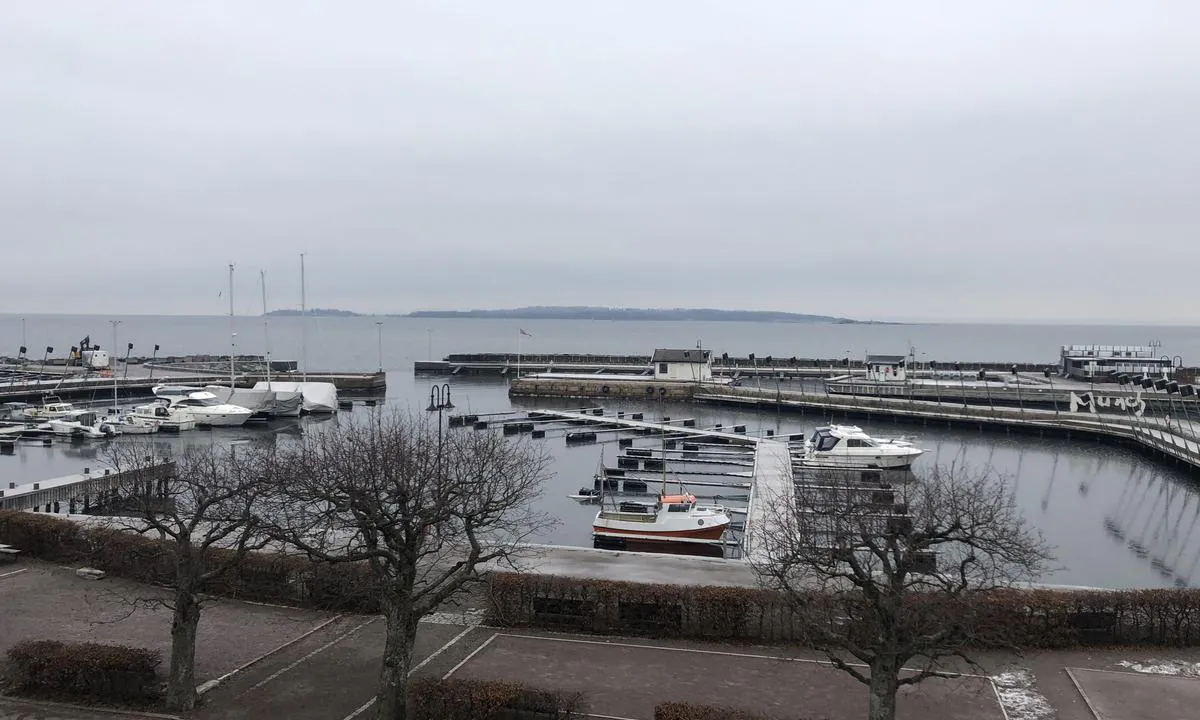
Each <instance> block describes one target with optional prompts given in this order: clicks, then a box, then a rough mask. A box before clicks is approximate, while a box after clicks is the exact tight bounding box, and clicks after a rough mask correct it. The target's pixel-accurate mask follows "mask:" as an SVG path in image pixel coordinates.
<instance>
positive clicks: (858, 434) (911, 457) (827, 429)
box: [804, 425, 925, 470]
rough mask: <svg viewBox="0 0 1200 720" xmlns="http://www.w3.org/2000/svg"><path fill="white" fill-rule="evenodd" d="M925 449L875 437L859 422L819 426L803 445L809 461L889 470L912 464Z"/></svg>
mask: <svg viewBox="0 0 1200 720" xmlns="http://www.w3.org/2000/svg"><path fill="white" fill-rule="evenodd" d="M924 452H925V451H924V450H922V449H921V448H919V447H916V446H915V445H913V444H912V443H911V442H909V441H907V440H887V439H882V438H873V437H871V436H870V435H867V434H866V433H865V432H863V430H862V428H860V427H858V426H856V425H826V426H824V427H819V428H817V429H816V430H814V431H813V434H812V437H811V438H809V439H808V441H807V442H806V443H805V444H804V457H805V459H808V460H815V461H819V462H823V463H830V464H835V465H855V466H863V467H873V468H884V469H889V470H894V469H903V468H908V467H911V466H912V464H913V462H914V461H915V460H916V459H917V458H918V457H920V456H921V455H922V454H923V453H924Z"/></svg>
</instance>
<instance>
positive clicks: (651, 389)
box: [646, 387, 654, 395]
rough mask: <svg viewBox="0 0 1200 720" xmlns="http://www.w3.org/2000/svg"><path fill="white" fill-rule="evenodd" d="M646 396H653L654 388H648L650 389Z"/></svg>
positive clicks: (647, 389) (647, 390)
mask: <svg viewBox="0 0 1200 720" xmlns="http://www.w3.org/2000/svg"><path fill="white" fill-rule="evenodd" d="M646 394H647V395H653V394H654V388H652V387H648V388H646Z"/></svg>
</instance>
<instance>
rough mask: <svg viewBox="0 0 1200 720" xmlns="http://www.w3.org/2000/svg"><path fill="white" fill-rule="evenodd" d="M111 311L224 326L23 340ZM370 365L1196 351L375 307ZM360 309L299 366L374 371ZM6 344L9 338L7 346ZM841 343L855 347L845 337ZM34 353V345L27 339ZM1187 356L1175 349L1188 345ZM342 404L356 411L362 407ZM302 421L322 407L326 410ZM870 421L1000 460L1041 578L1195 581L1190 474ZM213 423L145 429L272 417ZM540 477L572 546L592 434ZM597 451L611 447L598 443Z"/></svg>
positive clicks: (656, 411)
mask: <svg viewBox="0 0 1200 720" xmlns="http://www.w3.org/2000/svg"><path fill="white" fill-rule="evenodd" d="M113 319H119V320H121V324H120V325H119V326H118V334H119V335H118V340H117V343H118V347H124V344H125V343H127V342H132V343H134V345H135V350H134V353H135V354H147V355H148V354H149V351H150V349H152V347H153V345H154V344H155V343H158V344H159V345H160V346H161V347H162V350H161V351H160V354H187V353H205V352H208V353H215V354H216V353H222V352H227V351H228V347H229V341H230V321H229V318H222V317H150V316H133V317H123V318H106V317H99V316H33V315H29V316H26V323H25V326H26V328H25V332H26V345H28V346H29V347H30V348H38V349H44V347H45V346H46V345H53V346H54V347H55V348H56V351H57V350H59V349H60V348H61V349H66V348H68V347H69V346H70V345H71V344H72V343H74V342H77V341H78V340H79V338H81V337H82V336H84V335H89V334H90V335H91V337H92V340H93V342H98V343H100V344H101V345H102V346H108V345H110V344H111V343H112V341H111V333H112V328H111V325H110V324H109V322H108V321H109V320H113ZM382 321H383V323H384V324H383V326H382V330H383V332H382V338H383V365H384V367H385V368H387V370H388V402H389V403H390V404H392V405H397V406H400V407H407V408H410V409H412V410H414V411H422V409H423V408H424V406H425V404H426V403H427V402H428V396H429V391H430V388H431V386H432V385H433V383H434V380H433V379H432V378H414V377H413V375H412V362H413V361H414V360H418V359H426V358H427V357H430V356H432V357H441V356H442V355H445V354H447V353H450V352H488V351H491V352H502V351H506V350H507V351H512V352H515V351H516V350H517V336H518V329H519V328H524V329H525V330H526V331H527V332H530V333H531V334H532V335H533V337H532V338H523V341H522V349H523V350H525V351H526V352H535V351H536V352H595V353H608V352H612V353H648V352H649V351H650V350H652V349H653V348H654V347H656V346H657V347H663V346H684V347H691V346H694V345H695V343H696V341H697V340H700V341H703V343H704V346H705V347H706V348H711V349H713V350H714V351H715V352H718V353H720V352H729V353H731V354H732V353H738V354H744V353H747V352H755V353H758V354H760V355H776V356H786V357H790V356H792V355H797V356H801V357H805V356H829V357H833V356H838V355H842V354H844V353H845V352H846V351H847V350H850V351H851V352H852V353H853V352H859V353H861V352H862V351H863V350H866V349H870V350H871V351H872V352H880V353H888V352H905V351H906V350H907V349H908V348H909V347H910V346H913V347H916V349H917V352H918V353H921V352H926V353H928V357H929V358H931V359H946V360H954V359H957V360H964V361H970V360H1011V361H1043V362H1053V361H1054V359H1055V357H1056V356H1057V352H1058V346H1059V345H1061V344H1063V343H1096V344H1140V343H1145V342H1148V341H1150V340H1157V341H1161V342H1162V345H1163V346H1162V350H1163V353H1164V354H1169V355H1172V356H1174V355H1180V356H1181V357H1182V358H1183V359H1184V362H1185V363H1188V364H1195V363H1196V359H1197V358H1200V332H1197V331H1196V330H1194V329H1189V328H1176V327H1158V328H1152V327H1131V328H1118V327H1103V326H1077V327H1066V326H1049V325H1046V326H1015V325H1014V326H1004V325H997V326H991V325H988V326H980V325H905V326H899V325H890V326H889V325H811V326H810V325H776V324H759V323H652V322H645V323H615V322H565V321H563V322H559V321H540V322H517V321H501V320H430V321H424V320H414V319H404V318H382ZM375 322H376V319H375V318H320V319H314V320H313V321H311V323H310V325H309V326H308V328H307V330H306V334H307V343H306V344H307V346H308V352H307V358H308V366H309V368H310V369H313V370H347V371H354V370H358V371H361V370H374V369H375V368H376V367H377V366H378V365H379V352H378V347H379V334H378V332H379V328H378V327H377V326H376V325H375ZM300 328H301V322H300V320H299V319H296V318H281V319H272V321H271V324H270V328H269V330H270V336H271V343H272V347H273V351H274V352H273V354H274V356H275V357H276V358H279V359H293V358H295V359H299V358H300V355H301V332H300ZM234 331H235V332H237V333H238V336H237V339H238V346H239V351H241V352H247V353H261V352H263V347H264V346H263V342H262V338H263V325H262V321H261V319H259V318H237V319H236V321H235V328H234ZM20 333H21V323H20V318H19V317H17V316H0V355H3V354H15V352H16V348H17V347H18V346H19V345H20V342H21V337H20ZM10 348H11V349H10ZM856 349H857V350H856ZM33 354H34V355H35V356H37V355H39V354H38V353H33ZM1189 358H1190V360H1189ZM452 388H453V397H454V402H455V404H456V405H457V406H458V407H459V408H461V409H462V410H464V411H471V412H503V411H507V410H510V409H533V408H536V407H555V406H558V407H577V403H575V402H559V403H555V402H551V401H542V402H530V401H520V402H519V404H517V405H515V406H514V404H513V403H512V402H510V400H509V398H508V395H507V387H506V385H505V384H504V383H503V382H502V381H491V380H476V381H464V380H455V381H453V385H452ZM609 407H610V408H611V409H613V410H616V409H625V410H644V411H645V412H647V416H648V417H650V416H658V415H661V414H664V413H665V414H668V415H671V416H672V417H675V418H680V417H696V418H697V419H698V420H699V421H700V423H701V424H708V425H712V424H715V423H722V424H725V425H730V424H738V423H745V424H746V425H748V429H749V430H750V432H761V431H765V430H766V429H768V428H770V429H774V430H776V431H777V432H781V433H792V432H805V431H807V430H809V429H811V428H812V426H813V425H814V424H817V423H819V422H824V421H826V420H827V419H828V418H825V417H823V416H821V415H819V414H810V415H801V414H779V413H773V412H761V413H753V412H750V413H747V412H734V411H730V410H725V409H721V408H707V407H696V406H673V405H670V404H668V405H661V406H654V407H640V406H637V405H633V404H629V405H620V406H619V405H616V404H610V406H609ZM354 412H359V413H361V412H365V410H363V409H362V408H359V409H357V410H355V411H354ZM311 422H338V419H337V418H333V419H327V420H315V421H311ZM857 424H859V425H862V426H863V427H864V428H865V429H866V430H867V431H868V432H870V433H873V434H878V435H883V436H895V435H897V434H902V435H905V436H908V437H910V438H912V439H915V440H916V441H918V442H919V444H920V445H921V446H922V447H925V448H927V449H928V450H929V452H928V453H927V454H926V456H924V457H923V458H922V459H921V460H920V461H919V462H918V466H917V469H918V470H919V469H920V467H921V466H922V465H925V466H928V465H932V464H934V463H943V464H948V463H951V462H955V463H958V464H960V465H961V464H966V465H969V466H971V467H974V468H977V469H984V468H991V469H993V470H994V471H996V472H999V473H1002V474H1003V475H1004V476H1005V477H1006V478H1007V480H1008V482H1010V483H1011V484H1012V486H1013V488H1014V490H1015V494H1016V497H1017V500H1018V503H1019V504H1020V506H1021V508H1022V510H1023V512H1024V514H1025V516H1026V518H1027V519H1028V520H1029V521H1030V522H1031V523H1033V524H1034V525H1035V526H1036V527H1038V528H1039V529H1040V530H1041V531H1042V532H1043V533H1044V534H1045V536H1046V538H1047V540H1048V541H1049V542H1051V543H1052V544H1053V545H1055V546H1056V547H1057V555H1058V561H1059V564H1060V565H1061V569H1060V570H1059V571H1057V572H1056V573H1055V574H1054V575H1053V576H1051V577H1048V578H1046V580H1047V581H1048V582H1054V583H1060V584H1067V585H1086V586H1098V587H1161V586H1169V585H1172V584H1176V583H1181V584H1187V585H1192V586H1200V493H1198V492H1197V485H1196V484H1195V483H1194V482H1193V480H1192V479H1191V478H1189V477H1188V476H1186V475H1184V474H1182V473H1180V472H1179V471H1178V470H1177V469H1176V468H1174V467H1173V466H1168V465H1164V464H1161V463H1159V462H1157V461H1154V460H1150V459H1147V458H1145V457H1143V456H1141V455H1139V454H1137V453H1135V452H1132V451H1129V450H1125V449H1121V448H1111V447H1107V446H1104V445H1102V444H1098V443H1094V442H1087V441H1078V440H1072V441H1068V440H1061V439H1039V438H1031V437H1023V436H1008V435H1005V434H988V433H977V432H964V431H958V430H948V429H945V428H937V427H932V426H931V427H925V426H921V425H906V424H896V423H893V422H891V421H882V422H879V421H877V422H872V423H866V422H857ZM287 427H288V426H286V425H281V426H279V427H277V428H273V429H250V428H245V429H238V430H213V431H207V432H195V433H185V434H184V435H183V436H182V437H180V438H174V439H171V438H161V439H158V440H157V442H162V443H166V444H168V445H169V444H175V443H194V442H226V441H229V440H233V439H238V438H241V437H248V436H250V435H253V434H261V433H264V432H273V431H276V430H281V429H283V430H286V429H287ZM546 442H547V447H548V449H549V450H550V451H551V452H552V453H553V455H554V458H555V470H556V476H555V478H554V479H553V480H552V482H551V485H550V487H549V488H548V490H547V493H546V495H545V497H544V498H543V501H542V506H543V507H544V508H545V509H546V510H548V511H549V512H551V513H552V514H554V515H555V516H557V517H558V518H559V519H560V520H561V521H562V522H561V524H560V525H559V526H558V527H557V528H555V529H554V530H552V531H551V532H549V533H548V534H546V535H545V536H544V537H543V540H544V541H546V542H552V543H560V544H573V545H588V544H590V522H591V519H592V517H593V515H594V513H595V508H594V507H593V506H581V505H578V504H577V503H575V502H574V501H572V500H570V499H568V498H567V497H566V495H567V494H568V493H571V492H574V491H575V490H576V489H577V488H578V487H580V486H581V485H586V484H589V483H590V481H591V476H592V473H594V472H595V470H596V468H597V466H598V464H599V462H600V453H601V446H597V445H592V446H583V447H570V448H568V447H566V446H565V444H564V443H563V440H562V439H561V438H557V439H548V440H547V441H546ZM605 452H606V453H607V456H608V458H609V460H608V464H613V460H612V458H613V457H615V455H616V448H615V447H612V446H609V447H608V449H607V450H606V451H605ZM100 453H102V449H101V448H100V447H98V446H85V447H75V448H72V447H67V446H54V447H53V448H50V449H46V448H41V447H37V446H23V447H21V448H20V450H19V451H18V454H17V455H16V456H14V457H0V479H2V480H3V481H5V482H8V481H15V482H26V481H35V480H40V479H45V478H51V477H57V476H61V475H66V474H70V473H75V472H79V471H81V470H82V469H83V467H96V466H98V465H99V464H100V461H101V459H102V458H101V457H100V456H99V454H100Z"/></svg>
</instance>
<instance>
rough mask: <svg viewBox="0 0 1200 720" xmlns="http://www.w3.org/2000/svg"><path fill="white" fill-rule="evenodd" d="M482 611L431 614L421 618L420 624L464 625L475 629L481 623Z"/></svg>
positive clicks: (483, 612)
mask: <svg viewBox="0 0 1200 720" xmlns="http://www.w3.org/2000/svg"><path fill="white" fill-rule="evenodd" d="M485 613H486V611H484V610H463V611H461V612H431V613H429V614H428V615H426V616H425V617H423V618H421V622H427V623H433V624H435V625H465V626H467V627H475V626H476V625H479V624H481V623H482V622H483V617H484V615H485Z"/></svg>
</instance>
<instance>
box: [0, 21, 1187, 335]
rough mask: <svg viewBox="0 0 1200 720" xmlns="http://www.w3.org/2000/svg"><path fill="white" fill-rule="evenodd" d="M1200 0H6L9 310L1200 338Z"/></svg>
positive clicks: (1, 301) (1, 46)
mask: <svg viewBox="0 0 1200 720" xmlns="http://www.w3.org/2000/svg"><path fill="white" fill-rule="evenodd" d="M1198 28H1200V3H1197V2H1194V1H1193V0H1178V1H1177V2H1129V1H1128V0H1124V1H1119V2H1118V1H1113V2H1103V1H1100V0H1063V1H1060V2H1054V3H1046V2H1034V1H1033V0H1017V1H1016V2H1013V1H1012V0H1009V1H1008V2H949V1H947V2H932V1H930V0H905V1H903V2H883V1H876V2H854V1H848V0H841V1H839V2H797V1H796V0H775V1H765V0H764V1H760V2H752V1H747V0H737V1H733V0H727V1H724V2H702V1H699V0H649V1H647V0H637V1H634V0H603V1H602V2H600V1H596V2H563V1H562V0H504V2H494V1H492V0H475V1H474V2H453V1H447V0H440V1H438V2H416V1H414V0H405V1H403V2H384V1H382V0H377V1H376V0H372V1H369V2H368V1H362V2H322V3H314V2H297V1H296V0H272V1H267V0H256V1H255V2H244V1H237V2H212V1H209V2H187V3H185V2H157V1H154V2H152V1H149V0H144V1H134V0H112V1H109V2H102V1H98V0H78V1H76V2H65V1H63V2H6V3H0V233H2V235H0V237H2V240H0V243H2V252H0V268H2V271H0V277H2V278H3V292H0V312H14V313H15V312H65V313H85V312H96V313H201V314H207V313H213V314H219V313H222V312H224V311H225V309H226V305H225V298H224V297H218V295H217V294H218V292H220V291H222V290H223V288H224V286H225V283H226V266H227V264H228V263H230V262H232V263H235V264H236V265H237V267H238V273H237V291H236V293H235V299H237V300H238V302H237V305H238V307H237V311H238V312H239V313H243V312H245V313H249V312H257V311H258V308H259V301H258V292H257V284H256V283H257V275H258V271H259V270H260V269H264V270H266V272H267V278H268V279H267V285H268V290H269V292H270V294H271V296H272V302H271V305H272V306H297V305H298V304H299V292H298V285H299V282H298V276H299V253H301V252H305V253H307V268H308V271H309V272H308V288H309V293H308V298H309V304H310V306H321V307H341V308H347V309H353V310H358V311H361V312H406V311H409V310H413V309H420V308H446V307H449V308H469V307H509V306H516V305H525V304H595V305H621V306H639V307H646V306H651V307H658V306H669V307H676V306H689V307H695V306H705V307H724V308H745V309H754V308H758V309H773V310H788V311H795V312H812V313H822V314H835V315H844V316H850V317H859V318H867V317H873V318H879V319H917V318H922V319H982V320H987V319H1080V320H1091V321H1111V322H1118V321H1135V322H1137V321H1140V322H1187V323H1194V322H1195V321H1196V316H1195V314H1194V313H1195V307H1196V300H1195V298H1196V291H1195V287H1196V285H1195V280H1194V278H1195V276H1196V274H1197V272H1200V242H1197V241H1196V237H1197V233H1198V231H1200V142H1198V140H1200V43H1198V42H1197V40H1196V38H1197V29H1198Z"/></svg>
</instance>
